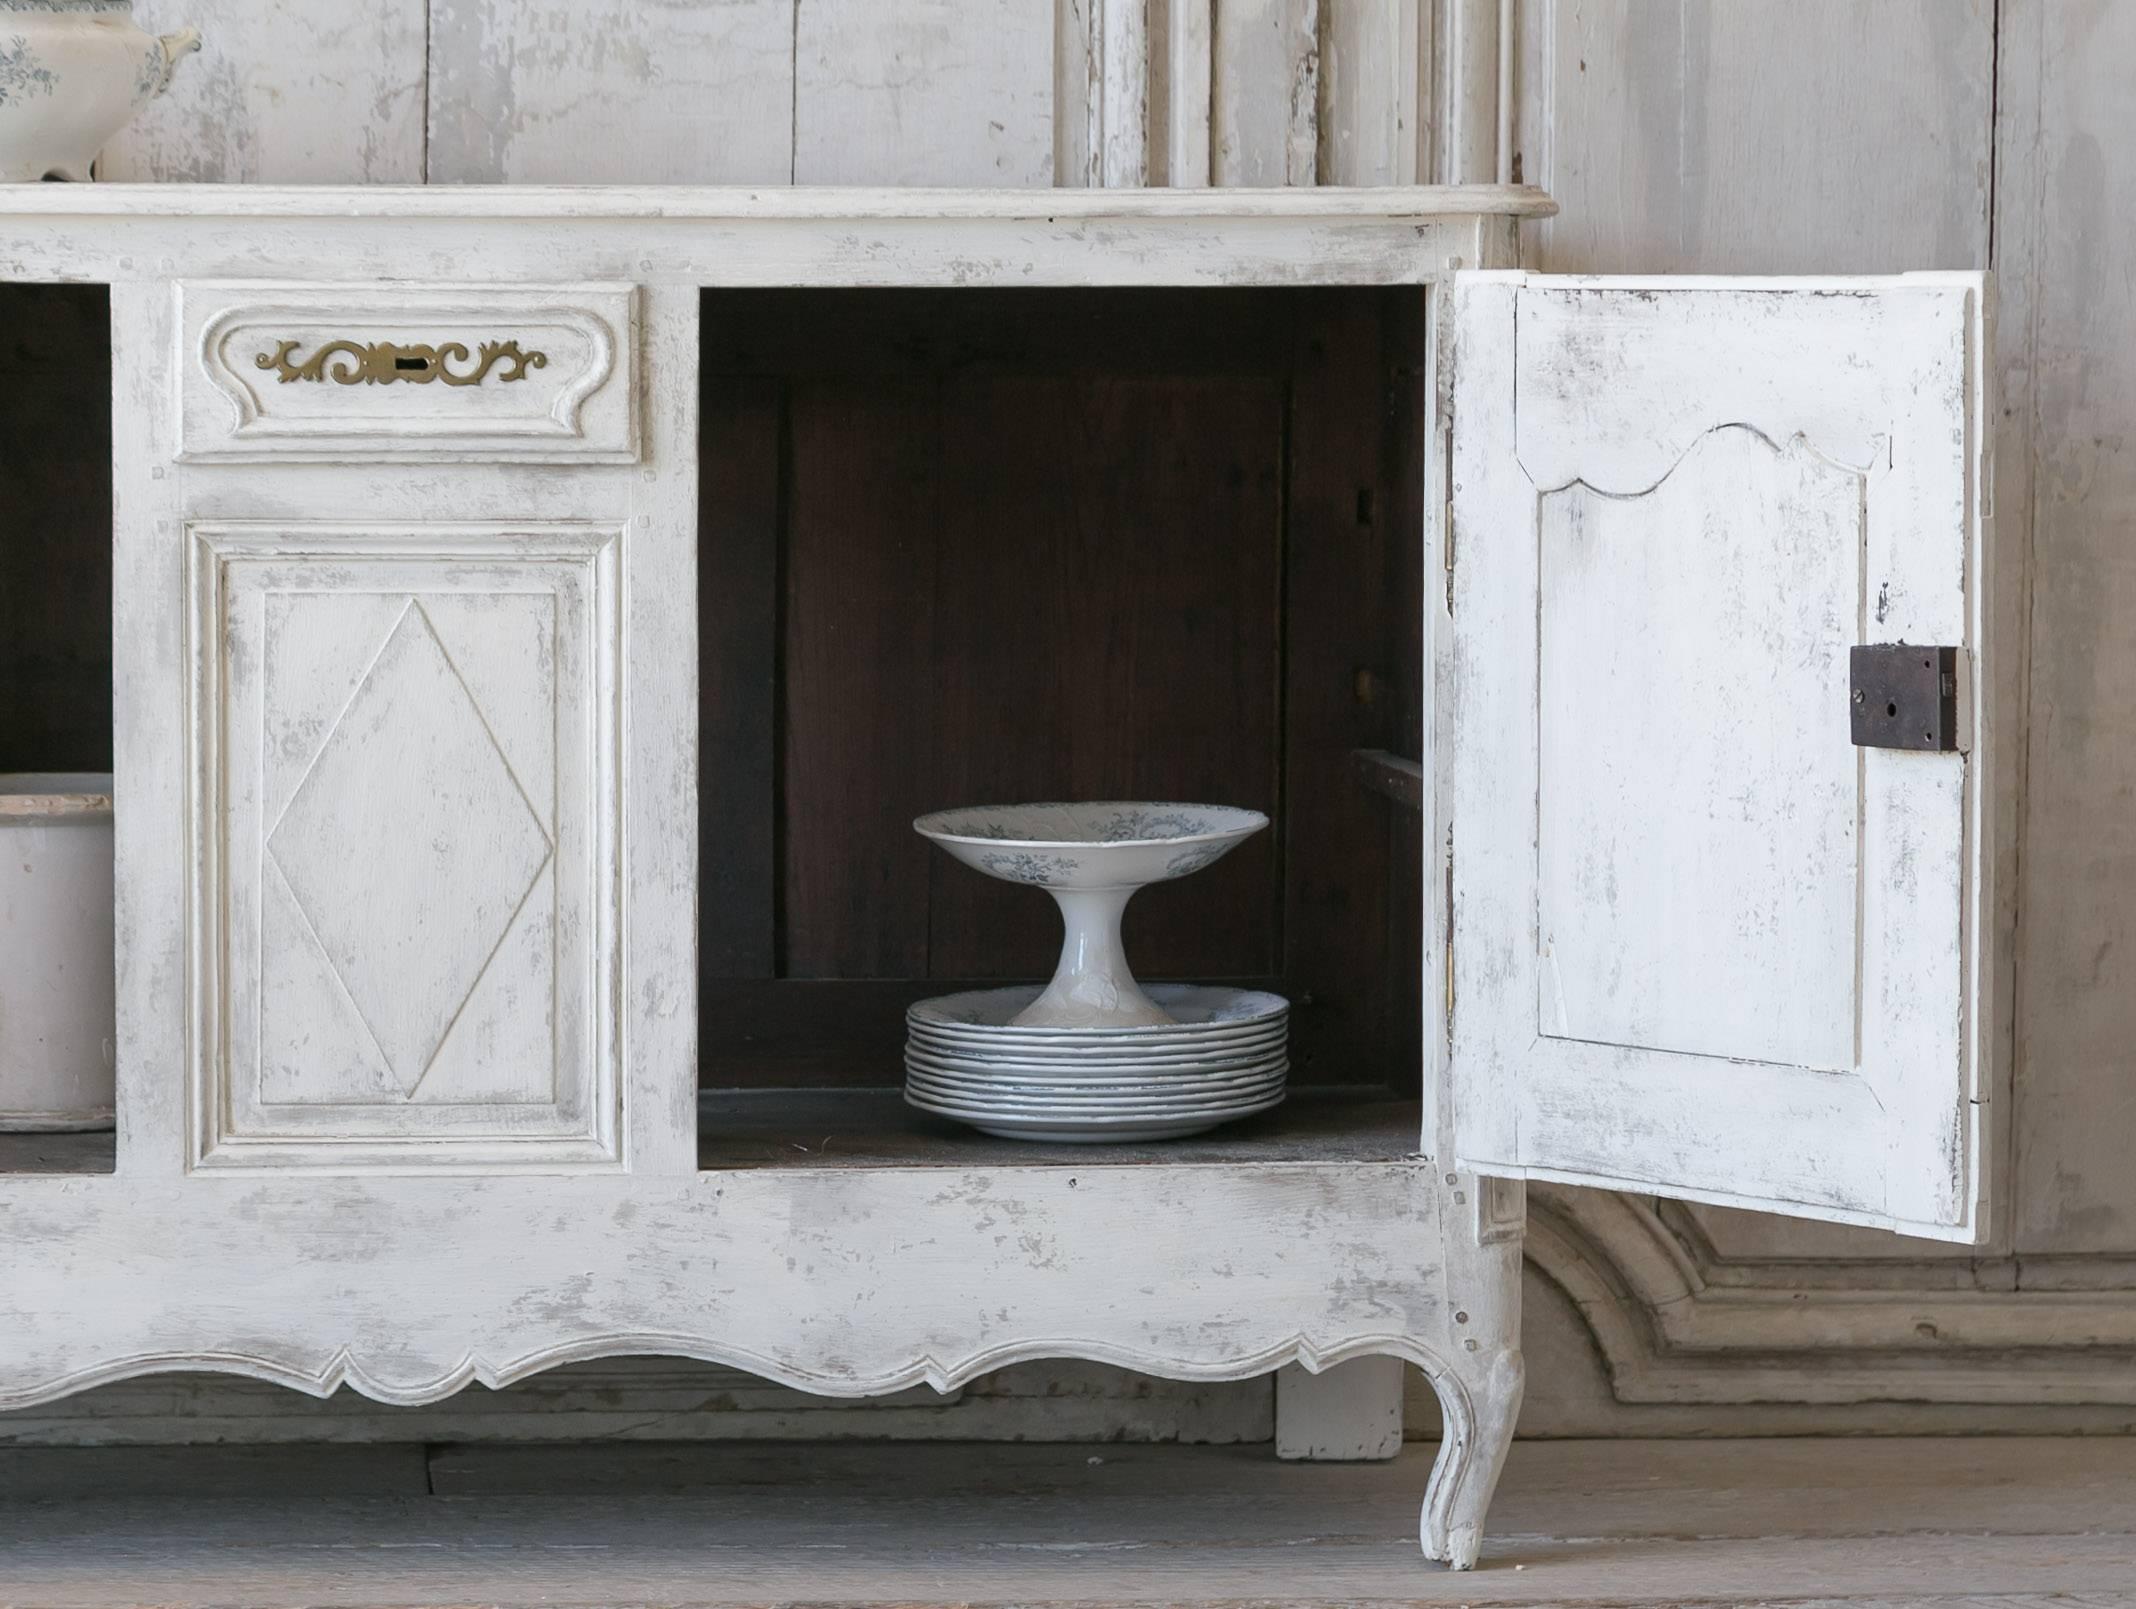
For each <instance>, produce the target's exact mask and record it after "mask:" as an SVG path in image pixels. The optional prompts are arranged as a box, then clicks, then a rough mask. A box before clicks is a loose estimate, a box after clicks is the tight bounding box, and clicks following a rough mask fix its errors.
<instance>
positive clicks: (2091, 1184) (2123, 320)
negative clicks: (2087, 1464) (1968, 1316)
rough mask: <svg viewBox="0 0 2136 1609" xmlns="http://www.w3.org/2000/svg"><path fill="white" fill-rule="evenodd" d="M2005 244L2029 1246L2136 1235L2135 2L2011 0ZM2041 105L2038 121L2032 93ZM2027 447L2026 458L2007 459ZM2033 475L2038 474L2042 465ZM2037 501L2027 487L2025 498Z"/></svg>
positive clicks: (2129, 1245) (2081, 1245) (2104, 1244)
mask: <svg viewBox="0 0 2136 1609" xmlns="http://www.w3.org/2000/svg"><path fill="white" fill-rule="evenodd" d="M2003 38H2004V41H2005V48H2006V57H2005V63H2004V99H2005V102H2006V104H2008V105H2010V106H2011V107H2012V108H2013V111H2012V114H2011V115H2010V116H2008V117H2006V119H2005V122H2004V128H2003V137H2004V139H2005V141H2006V145H2005V148H2004V150H2003V153H2002V155H2003V162H2002V167H2001V174H2002V180H2003V183H2002V185H2001V187H2000V189H1999V191H1998V196H1997V202H1998V205H1997V213H1998V218H1997V227H1998V240H1997V245H1998V254H1999V255H2000V256H2001V257H2002V258H2003V259H2004V261H2005V262H2006V263H2007V264H2008V265H2009V267H2008V273H2009V274H2010V275H2011V276H2013V277H2020V278H2021V279H2022V281H2023V284H2021V285H2019V286H2016V287H2011V288H2014V289H2016V290H2018V292H2019V295H2020V297H2023V296H2024V293H2025V287H2026V286H2029V287H2030V298H2031V299H2030V301H2029V305H2028V303H2027V302H2026V301H2024V300H2020V301H2019V303H2018V304H2017V306H2016V307H2015V308H2014V309H2013V308H2011V307H2009V306H2007V305H2006V307H2005V326H2004V328H2005V335H2006V338H2017V337H2019V336H2021V334H2022V329H2023V324H2022V323H2020V324H2019V325H2018V326H2017V327H2016V328H2013V327H2012V323H2011V320H2010V315H2011V314H2012V313H2013V312H2014V313H2015V314H2016V317H2017V319H2018V320H2021V321H2025V322H2029V324H2030V327H2031V330H2032V333H2033V341H2034V343H2035V344H2034V348H2033V350H2032V351H2031V353H2030V354H2029V359H2030V361H2029V363H2028V364H2027V365H2026V370H2027V372H2026V375H2025V378H2026V379H2027V380H2028V382H2029V388H2030V389H2029V395H2028V394H2025V393H2017V394H2014V395H2013V396H2011V397H2006V398H2005V399H2004V402H2005V405H2006V406H2011V405H2015V406H2020V407H2028V410H2029V418H2026V419H2024V420H2023V421H2022V424H2023V426H2024V428H2026V429H2027V430H2029V432H2030V435H2031V438H2032V440H2031V451H2030V453H2029V455H2027V457H2026V458H2025V459H2024V460H2022V461H2021V462H2020V463H2019V464H2017V465H2014V466H2013V465H2005V466H2004V467H2003V479H2002V481H2001V484H2000V485H1999V486H1998V487H1997V494H1996V495H1997V505H1998V509H1997V512H1998V518H1999V522H2000V527H2001V529H2003V530H2005V531H2007V530H2009V529H2010V528H2011V527H2012V526H2013V525H2016V526H2019V527H2020V528H2021V526H2022V522H2023V521H2024V519H2025V517H2026V514H2027V511H2028V509H2029V515H2030V521H2031V525H2032V531H2033V556H2034V565H2033V576H2034V588H2035V590H2034V595H2033V600H2032V603H2033V618H2032V642H2033V644H2034V655H2033V662H2032V686H2031V691H2030V702H2031V725H2030V733H2029V736H2030V749H2029V765H2028V769H2027V776H2026V805H2025V808H2026V821H2025V835H2024V842H2023V848H2022V851H2021V868H2022V876H2023V889H2022V893H2021V895H2020V899H2021V905H2020V909H2021V912H2022V920H2023V923H2024V953H2023V955H2022V957H2021V966H2022V969H2023V970H2022V972H2021V974H2020V985H2019V987H2020V996H2019V1020H2018V1043H2019V1046H2020V1062H2019V1069H2018V1087H2017V1091H2016V1095H2017V1103H2016V1104H2017V1123H2016V1128H2017V1133H2016V1155H2017V1165H2018V1177H2019V1188H2020V1194H2019V1198H2018V1220H2017V1234H2018V1247H2019V1249H2020V1250H2021V1251H2057V1252H2100V1251H2109V1252H2123V1253H2125V1252H2128V1251H2130V1250H2136V1169H2132V1168H2131V1167H2130V1165H2129V1137H2130V1135H2131V1134H2136V944H2132V942H2131V940H2132V938H2136V931H2132V928H2136V923H2132V917H2136V544H2132V543H2131V541H2130V533H2131V531H2132V530H2136V285H2132V283H2131V281H2130V277H2129V270H2128V265H2129V264H2130V262H2132V261H2136V150H2132V149H2131V146H2130V143H2129V140H2128V139H2127V137H2126V134H2127V130H2128V127H2129V109H2130V99H2129V97H2130V84H2131V70H2130V63H2131V61H2136V8H2132V7H2130V6H2127V5H2124V4H2116V3H2107V0H2086V3H2074V4H2073V3H2065V0H2010V3H2007V4H2005V6H2004V21H2003ZM2027 108H2029V109H2030V110H2031V113H2032V116H2033V117H2036V119H2037V126H2036V127H2028V126H2027V120H2026V119H2025V118H2024V115H2023V114H2024V109H2027ZM2012 468H2015V469H2016V470H2017V471H2018V473H2017V474H2016V475H2011V474H2010V473H2009V471H2010V470H2011V469H2012ZM2028 482H2029V484H2028ZM2021 500H2022V501H2021Z"/></svg>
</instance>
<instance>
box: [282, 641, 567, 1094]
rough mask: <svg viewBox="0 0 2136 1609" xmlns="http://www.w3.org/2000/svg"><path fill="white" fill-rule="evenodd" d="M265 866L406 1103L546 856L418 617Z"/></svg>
mask: <svg viewBox="0 0 2136 1609" xmlns="http://www.w3.org/2000/svg"><path fill="white" fill-rule="evenodd" d="M267 852H268V854H269V855H270V856H271V857H272V858H273V860H274V863H275V865H276V866H277V867H278V868H280V870H281V872H282V875H283V876H284V877H285V878H287V879H288V882H289V889H290V892H291V893H292V894H294V895H295V896H296V902H297V907H298V909H299V910H301V911H302V912H303V913H304V916H305V918H306V919H307V920H308V921H309V922H310V924H311V928H312V931H313V932H314V933H315V934H316V935H317V936H318V938H319V942H320V945H321V947H322V948H323V949H324V950H325V951H326V954H327V957H328V959H329V960H330V961H331V962H332V964H333V968H334V972H335V975H336V977H337V978H338V979H339V980H340V982H341V983H342V985H343V986H344V987H346V988H347V990H348V992H349V997H350V999H351V1000H352V1001H354V1003H355V1006H356V1009H357V1012H358V1013H359V1014H360V1015H361V1017H362V1019H363V1024H364V1027H365V1028H366V1029H368V1030H369V1032H370V1034H371V1036H372V1037H373V1039H375V1040H376V1041H377V1044H378V1048H379V1052H380V1054H381V1055H382V1056H383V1058H384V1060H385V1062H386V1065H387V1066H388V1068H390V1069H391V1071H392V1073H393V1077H394V1080H395V1081H396V1082H397V1083H398V1084H399V1085H400V1087H401V1089H402V1090H403V1091H404V1092H405V1093H407V1094H409V1095H413V1094H414V1093H415V1092H416V1089H417V1087H418V1086H419V1085H420V1084H421V1083H422V1081H423V1075H424V1074H425V1073H427V1072H429V1070H430V1064H431V1062H432V1060H433V1059H434V1058H435V1057H436V1055H437V1053H438V1050H439V1047H440V1046H442V1045H443V1044H444V1042H445V1035H446V1033H447V1032H448V1031H449V1030H450V1029H451V1028H452V1026H453V1024H454V1022H455V1021H456V1020H457V1019H458V1017H459V1015H460V1010H461V1008H462V1007H463V1006H464V1005H465V1004H466V1003H467V999H468V996H469V995H470V994H471V993H472V992H473V990H474V987H475V984H476V983H477V982H478V981H479V980H480V978H481V976H482V974H483V972H484V971H485V970H487V968H488V966H489V963H490V960H491V958H492V957H494V956H495V955H496V953H497V950H498V947H499V946H500V945H501V944H502V943H503V942H504V938H505V934H506V932H507V931H508V930H509V928H510V926H511V923H512V918H513V917H514V916H515V915H516V914H517V913H518V911H519V909H520V907H521V906H522V905H524V904H525V903H526V898H527V895H528V894H529V893H531V892H532V891H533V887H534V880H535V877H536V876H537V874H538V873H539V872H540V871H541V869H542V868H543V867H544V866H546V865H547V864H548V862H549V854H550V845H549V839H548V835H547V834H546V833H544V832H543V831H542V829H541V822H540V819H539V818H538V817H537V816H536V815H535V813H534V808H533V806H532V805H531V804H530V803H529V802H528V800H527V797H526V793H525V791H524V790H523V789H522V788H521V787H520V785H519V781H518V779H517V778H516V777H514V776H513V775H512V768H511V765H510V764H509V763H508V762H507V761H506V759H505V757H504V754H503V751H502V750H500V749H499V748H498V747H497V742H496V740H495V739H494V738H492V737H491V736H490V732H489V727H488V726H487V725H486V724H485V723H484V720H483V717H482V712H481V710H479V709H478V708H477V707H476V705H475V702H474V698H473V696H472V695H471V694H470V693H469V691H468V689H467V684H466V683H465V682H464V681H462V680H461V678H460V675H459V673H458V672H457V671H455V670H454V669H453V665H452V661H451V660H450V659H449V658H448V657H447V656H446V653H445V650H444V648H443V647H442V646H441V645H440V644H439V642H438V638H437V633H436V631H435V630H434V629H432V627H431V624H430V620H429V617H428V616H427V615H425V614H424V612H423V606H422V604H421V603H420V602H417V601H415V600H413V599H411V600H410V601H409V603H408V606H407V608H406V609H405V610H403V611H402V613H401V617H400V620H399V622H398V623H397V624H396V625H395V627H394V629H393V635H392V636H391V637H390V638H388V639H387V641H386V645H385V647H384V648H383V649H381V650H380V652H379V655H378V658H377V660H376V661H375V662H374V663H373V664H372V666H371V668H370V670H369V672H368V673H367V674H366V675H365V676H364V679H363V681H362V682H361V683H360V684H358V686H357V689H356V696H355V697H354V698H352V699H351V700H350V701H349V706H348V708H347V709H346V710H345V711H344V712H343V713H342V716H341V719H340V720H339V721H338V722H337V723H336V724H335V726H334V729H333V732H332V734H331V735H330V736H329V737H328V738H327V740H326V746H325V747H324V748H323V749H321V750H320V751H319V755H318V759H317V760H316V762H315V763H314V764H313V766H312V768H311V771H310V773H309V774H308V775H307V776H306V777H305V779H304V782H303V785H302V786H301V787H299V788H298V789H297V794H296V797H295V798H294V799H293V800H291V801H290V805H289V810H288V812H287V813H286V814H285V815H284V816H283V817H282V819H281V821H280V822H279V823H277V824H276V826H275V828H274V830H273V831H272V832H271V833H269V834H268V838H267Z"/></svg>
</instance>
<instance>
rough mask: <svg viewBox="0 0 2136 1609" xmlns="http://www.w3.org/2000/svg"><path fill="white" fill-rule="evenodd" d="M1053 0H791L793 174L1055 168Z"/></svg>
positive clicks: (996, 176) (972, 175)
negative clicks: (793, 7) (888, 0)
mask: <svg viewBox="0 0 2136 1609" xmlns="http://www.w3.org/2000/svg"><path fill="white" fill-rule="evenodd" d="M1053 28H1054V4H1053V0H894V3H889V4H886V3H885V0H799V5H798V7H797V9H796V13H795V31H796V36H795V40H794V108H793V129H794V153H793V171H794V182H795V183H796V184H954V185H982V186H983V185H1047V184H1051V183H1052V182H1053Z"/></svg>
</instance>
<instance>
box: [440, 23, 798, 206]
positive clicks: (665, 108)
mask: <svg viewBox="0 0 2136 1609" xmlns="http://www.w3.org/2000/svg"><path fill="white" fill-rule="evenodd" d="M409 3H412V4H417V5H419V4H420V0H409ZM793 5H794V0H711V3H707V4H690V5H673V4H668V5H643V4H639V3H637V0H431V18H430V30H431V37H430V106H429V126H430V158H429V175H428V176H429V178H430V179H431V180H432V181H433V182H435V183H443V184H463V183H495V182H504V183H515V184H543V183H549V184H600V183H637V184H785V183H787V182H789V181H790V180H791V179H792V177H793V167H794V163H793V112H794V100H793V87H794V77H793V70H794V59H793V49H794V28H793V23H794V10H793Z"/></svg>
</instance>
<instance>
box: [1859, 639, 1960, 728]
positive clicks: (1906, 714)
mask: <svg viewBox="0 0 2136 1609" xmlns="http://www.w3.org/2000/svg"><path fill="white" fill-rule="evenodd" d="M1965 682H1966V664H1965V650H1964V649H1962V648H1950V647H1936V646H1930V645H1923V644H1920V643H1903V642H1896V643H1884V642H1880V643H1864V644H1861V645H1859V646H1857V647H1855V648H1852V649H1850V650H1849V651H1848V655H1847V684H1848V713H1849V716H1850V718H1851V721H1852V725H1853V735H1854V742H1855V746H1856V747H1857V748H1864V749H1919V750H1924V751H1926V752H1929V753H1938V754H1949V753H1953V752H1955V751H1957V750H1959V749H1962V748H1964V747H1965V746H1966V744H1965V742H1964V738H1965V736H1966V734H1965V731H1964V723H1965V720H1966V717H1967V711H1966V709H1965V704H1966V697H1965V694H1966V686H1965Z"/></svg>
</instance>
